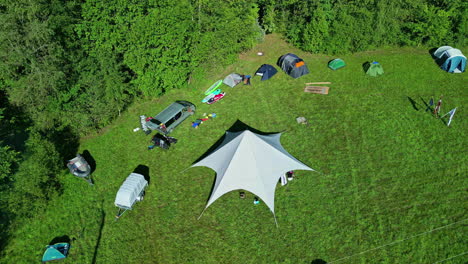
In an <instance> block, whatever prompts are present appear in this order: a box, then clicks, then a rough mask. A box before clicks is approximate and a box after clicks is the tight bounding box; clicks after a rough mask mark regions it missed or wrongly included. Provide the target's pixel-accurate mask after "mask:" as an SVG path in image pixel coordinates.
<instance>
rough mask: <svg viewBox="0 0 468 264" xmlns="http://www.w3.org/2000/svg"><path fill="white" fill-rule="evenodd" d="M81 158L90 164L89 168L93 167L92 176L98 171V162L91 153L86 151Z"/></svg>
mask: <svg viewBox="0 0 468 264" xmlns="http://www.w3.org/2000/svg"><path fill="white" fill-rule="evenodd" d="M81 156H82V157H83V158H84V159H85V160H86V162H88V164H89V166H90V167H91V174H93V172H94V171H95V170H96V160H95V159H94V158H93V156H92V155H91V153H90V152H89V151H88V150H87V149H85V150H84V151H83V153H82V154H81Z"/></svg>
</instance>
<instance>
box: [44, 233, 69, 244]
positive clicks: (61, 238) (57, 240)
mask: <svg viewBox="0 0 468 264" xmlns="http://www.w3.org/2000/svg"><path fill="white" fill-rule="evenodd" d="M71 241H72V240H71V239H70V237H69V236H67V235H63V236H58V237H54V239H52V240H51V241H50V242H49V245H54V244H57V243H68V244H70V242H71Z"/></svg>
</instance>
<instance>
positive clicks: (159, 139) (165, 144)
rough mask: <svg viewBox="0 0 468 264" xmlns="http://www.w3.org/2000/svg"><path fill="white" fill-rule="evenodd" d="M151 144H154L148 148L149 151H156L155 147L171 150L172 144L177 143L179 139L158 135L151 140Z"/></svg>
mask: <svg viewBox="0 0 468 264" xmlns="http://www.w3.org/2000/svg"><path fill="white" fill-rule="evenodd" d="M151 143H152V144H151V145H149V146H148V150H151V149H154V148H155V147H159V148H162V149H169V147H170V146H171V144H172V143H177V139H176V138H173V137H170V136H166V135H161V134H159V133H157V134H156V135H154V136H153V137H152V138H151Z"/></svg>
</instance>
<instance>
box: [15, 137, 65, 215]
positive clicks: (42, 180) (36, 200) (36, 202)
mask: <svg viewBox="0 0 468 264" xmlns="http://www.w3.org/2000/svg"><path fill="white" fill-rule="evenodd" d="M29 135H30V136H29V139H28V140H27V142H26V152H25V153H24V154H23V159H24V161H23V162H22V163H21V164H20V165H19V168H18V172H16V173H15V174H14V175H13V177H12V179H11V180H12V182H13V189H12V190H10V191H9V193H8V198H9V199H8V202H9V206H8V207H9V209H10V210H11V211H12V212H13V213H14V214H15V215H27V216H29V215H31V214H33V213H35V212H40V208H43V207H44V206H45V205H46V204H47V201H48V200H49V199H51V198H52V197H53V196H55V195H56V194H58V193H60V191H61V184H60V183H59V180H58V179H57V175H58V174H59V173H60V172H61V171H62V170H63V166H62V165H63V162H62V159H61V158H60V155H59V153H58V152H57V150H56V148H55V146H54V144H53V143H52V142H50V141H49V140H48V139H47V138H45V137H44V136H43V135H41V133H40V132H39V131H37V130H36V129H32V130H31V131H30V133H29Z"/></svg>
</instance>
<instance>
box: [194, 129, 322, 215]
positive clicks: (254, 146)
mask: <svg viewBox="0 0 468 264" xmlns="http://www.w3.org/2000/svg"><path fill="white" fill-rule="evenodd" d="M280 137H281V133H277V134H270V135H259V134H255V133H253V132H251V131H249V130H245V131H242V132H226V137H225V139H224V141H223V142H222V143H221V145H220V146H219V147H217V148H216V149H215V150H214V151H213V152H212V153H211V154H210V155H209V156H207V157H205V158H204V159H202V160H201V161H199V162H197V163H195V164H194V165H192V167H196V166H205V167H208V168H211V169H213V170H214V171H216V182H215V185H214V188H213V192H212V193H211V196H210V199H209V200H208V203H207V205H206V207H205V209H206V208H208V206H210V205H211V204H212V203H213V202H214V201H215V200H216V199H218V198H219V197H221V196H222V195H223V194H225V193H227V192H230V191H234V190H239V189H243V190H246V191H249V192H251V193H253V194H255V195H257V196H258V197H259V198H261V199H262V200H263V201H264V202H265V204H266V205H267V206H268V208H270V210H271V212H272V213H273V215H274V214H275V188H276V184H277V183H278V181H279V179H280V177H281V176H282V175H284V174H285V173H286V172H288V171H290V170H312V171H313V169H311V168H309V167H308V166H306V165H304V164H303V163H302V162H300V161H298V160H297V159H296V158H294V157H293V156H292V155H291V154H289V153H288V152H287V151H286V150H285V149H284V148H283V146H281V143H280Z"/></svg>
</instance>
